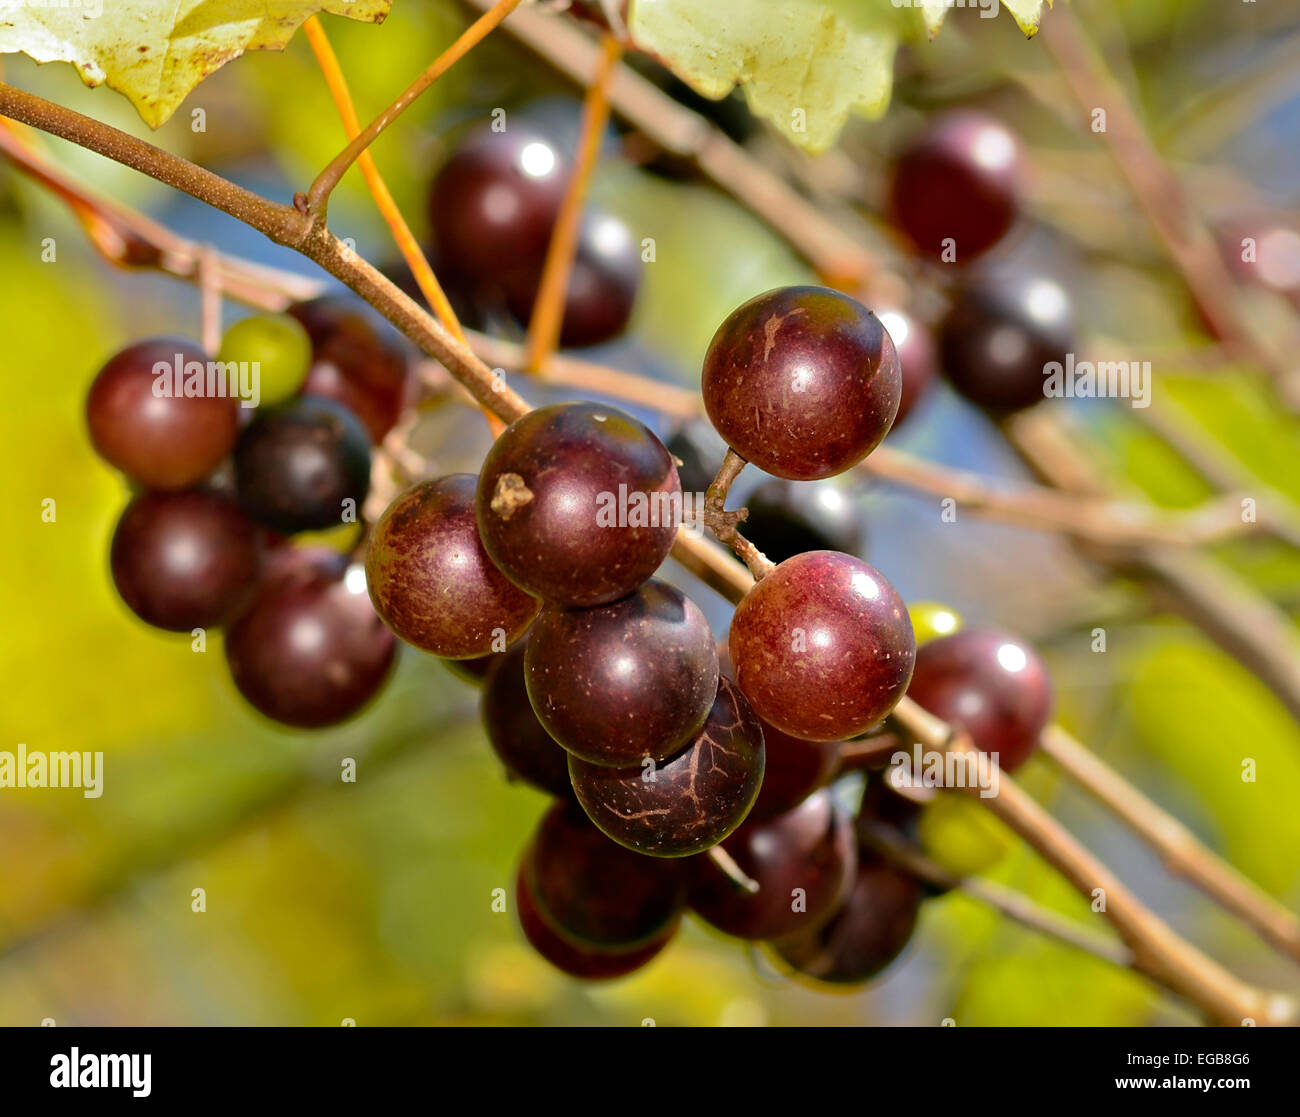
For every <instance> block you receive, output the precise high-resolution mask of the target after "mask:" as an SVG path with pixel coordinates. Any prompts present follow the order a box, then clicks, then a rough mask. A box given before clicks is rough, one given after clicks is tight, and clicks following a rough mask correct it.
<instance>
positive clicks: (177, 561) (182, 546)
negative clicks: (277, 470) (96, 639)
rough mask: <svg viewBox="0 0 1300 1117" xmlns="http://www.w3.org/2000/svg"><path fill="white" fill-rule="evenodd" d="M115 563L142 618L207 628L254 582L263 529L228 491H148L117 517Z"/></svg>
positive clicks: (116, 576)
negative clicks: (257, 528)
mask: <svg viewBox="0 0 1300 1117" xmlns="http://www.w3.org/2000/svg"><path fill="white" fill-rule="evenodd" d="M110 565H111V566H112V570H113V582H114V584H115V585H116V586H117V592H118V593H119V594H121V595H122V600H123V601H125V602H126V604H127V606H128V607H129V608H130V609H131V611H132V612H133V613H135V615H136V616H137V617H139V618H140V619H141V620H142V621H144V622H146V623H147V624H151V625H153V626H154V627H155V628H164V629H167V630H169V631H172V632H189V631H190V630H191V629H195V628H208V627H210V626H212V625H217V624H220V623H221V622H222V621H224V620H225V619H226V618H227V617H228V616H229V615H230V614H231V613H232V612H233V611H234V609H235V608H236V607H238V606H239V604H240V603H241V602H242V601H243V599H244V598H245V597H246V596H247V594H248V593H249V591H250V590H251V589H252V588H253V583H254V582H255V581H256V579H257V574H258V567H259V565H260V554H259V545H258V540H257V533H256V531H255V530H254V528H253V525H252V524H250V523H249V522H248V520H247V519H245V518H244V515H243V513H242V512H240V510H239V505H237V504H236V503H235V502H234V501H233V500H231V499H230V498H229V497H225V496H221V495H219V494H217V493H212V492H205V491H204V490H202V489H191V490H189V491H188V492H180V493H166V492H146V493H142V494H141V495H139V496H137V497H136V498H135V499H134V500H133V501H131V503H130V504H129V505H128V506H127V508H126V511H125V512H123V513H122V518H121V519H120V520H119V521H118V524H117V530H116V531H115V532H114V533H113V545H112V550H111V558H110Z"/></svg>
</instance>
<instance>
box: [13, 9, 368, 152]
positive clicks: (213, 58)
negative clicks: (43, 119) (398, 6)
mask: <svg viewBox="0 0 1300 1117" xmlns="http://www.w3.org/2000/svg"><path fill="white" fill-rule="evenodd" d="M391 3H392V0H83V2H82V3H80V4H76V5H66V6H60V5H55V4H49V5H41V6H38V5H34V4H18V3H14V2H12V0H0V54H13V53H22V54H26V55H29V56H30V57H32V58H33V59H35V60H36V61H37V62H70V63H72V65H74V66H75V67H76V68H77V71H78V72H79V73H80V74H81V78H82V80H83V81H84V82H85V83H86V84H87V85H90V86H96V85H104V84H106V85H108V86H109V87H110V88H112V89H116V90H117V91H118V92H119V93H121V94H123V95H125V96H126V97H127V98H128V99H129V100H130V101H131V103H132V104H133V105H134V106H135V108H136V111H137V112H138V113H139V114H140V117H141V119H142V120H144V122H145V123H146V124H148V125H149V126H150V127H151V128H157V127H158V126H159V125H160V124H163V123H164V122H165V121H166V120H167V119H168V118H169V117H170V116H171V115H172V113H174V112H175V111H176V109H177V108H178V107H179V106H180V104H181V102H182V101H184V100H185V98H186V97H187V96H188V95H189V93H190V91H191V90H192V89H193V88H194V87H195V86H196V85H198V84H199V82H201V81H202V80H203V79H204V78H206V77H207V76H208V75H210V74H213V73H215V72H216V71H217V70H219V69H221V67H222V66H224V65H225V64H226V63H227V62H229V61H230V60H231V59H232V58H238V57H239V56H240V55H241V54H243V53H244V51H246V50H281V49H283V48H284V46H285V45H286V44H287V43H288V42H289V40H290V39H291V38H292V37H293V33H294V32H295V31H296V30H297V29H298V28H299V26H300V25H301V24H302V23H303V22H305V21H306V20H307V19H308V18H309V17H310V16H312V15H314V14H316V13H317V12H329V13H332V14H335V15H345V16H348V17H349V18H351V19H357V20H366V21H369V22H374V23H378V22H381V21H382V20H383V19H384V17H385V16H387V15H388V9H389V7H390V6H391Z"/></svg>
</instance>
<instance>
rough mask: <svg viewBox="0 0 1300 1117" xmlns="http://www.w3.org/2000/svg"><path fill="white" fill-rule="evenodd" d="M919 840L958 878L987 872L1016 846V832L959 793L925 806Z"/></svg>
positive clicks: (988, 811)
mask: <svg viewBox="0 0 1300 1117" xmlns="http://www.w3.org/2000/svg"><path fill="white" fill-rule="evenodd" d="M917 837H918V840H919V841H920V844H921V849H922V850H924V851H925V855H926V856H927V857H928V858H930V860H931V861H933V862H934V863H935V864H936V865H939V866H940V867H941V868H944V869H947V870H948V872H950V873H952V875H953V876H955V877H965V876H971V875H973V874H975V873H982V872H986V871H987V870H989V869H991V868H993V866H994V865H996V864H997V863H998V862H999V861H1001V860H1002V858H1004V857H1005V856H1006V855H1007V854H1008V853H1010V852H1011V851H1012V850H1013V849H1014V848H1015V846H1016V835H1015V833H1014V832H1013V831H1012V830H1011V829H1010V828H1009V827H1008V826H1006V825H1005V824H1004V823H1003V822H1002V821H1001V820H999V819H998V817H997V816H996V815H994V814H993V812H992V811H990V810H988V809H987V808H986V807H983V806H981V805H980V804H979V803H976V802H975V801H974V800H973V799H968V798H967V797H966V796H965V795H961V794H957V793H953V794H941V795H938V796H936V797H935V799H934V802H932V803H927V804H926V805H925V808H924V809H923V810H922V811H921V816H920V822H919V824H918V829H917Z"/></svg>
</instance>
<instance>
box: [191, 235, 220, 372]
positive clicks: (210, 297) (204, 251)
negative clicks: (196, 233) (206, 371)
mask: <svg viewBox="0 0 1300 1117" xmlns="http://www.w3.org/2000/svg"><path fill="white" fill-rule="evenodd" d="M195 271H196V273H197V276H198V283H199V319H200V327H199V340H200V341H201V342H202V344H203V351H204V352H205V353H207V355H208V356H209V357H211V358H214V359H215V357H216V355H217V350H219V349H220V348H221V335H222V330H221V276H220V273H219V272H218V270H217V260H216V251H215V250H214V249H213V247H212V245H210V244H204V245H201V246H200V247H199V256H198V259H197V260H196V261H195Z"/></svg>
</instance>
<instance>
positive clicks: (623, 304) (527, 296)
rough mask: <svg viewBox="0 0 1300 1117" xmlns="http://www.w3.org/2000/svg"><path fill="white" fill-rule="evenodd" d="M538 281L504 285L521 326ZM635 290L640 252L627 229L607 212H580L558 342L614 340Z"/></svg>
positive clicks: (521, 279) (530, 278)
mask: <svg viewBox="0 0 1300 1117" xmlns="http://www.w3.org/2000/svg"><path fill="white" fill-rule="evenodd" d="M541 279H542V275H541V272H540V271H538V272H536V273H535V274H524V275H519V276H518V277H512V278H511V279H510V280H508V281H507V284H506V300H507V305H508V306H509V308H510V312H511V313H512V314H514V316H515V317H516V318H518V319H519V320H520V321H522V322H525V323H526V322H528V321H529V320H530V319H531V317H532V313H533V303H534V302H535V301H536V300H537V294H538V288H539V287H540V284H541ZM640 286H641V250H640V247H639V246H638V245H637V243H636V241H635V240H633V239H632V234H631V232H630V231H629V230H628V227H627V226H626V225H625V224H623V222H622V221H620V220H619V219H618V218H617V217H614V216H612V215H611V214H606V213H598V212H588V213H587V214H585V215H584V217H583V220H582V224H581V226H580V229H579V234H578V243H577V246H576V251H575V253H574V258H573V268H572V270H571V271H570V273H569V285H568V289H567V291H566V293H565V297H564V318H563V325H562V327H561V330H560V344H561V345H562V346H565V347H566V348H578V347H581V346H585V345H599V344H600V343H601V342H604V341H609V340H610V339H611V338H614V337H617V336H618V335H619V334H621V333H622V332H623V331H624V330H625V329H626V328H627V323H628V320H629V319H630V318H631V317H632V307H633V304H634V303H635V302H636V294H637V290H638V289H639V288H640Z"/></svg>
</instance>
